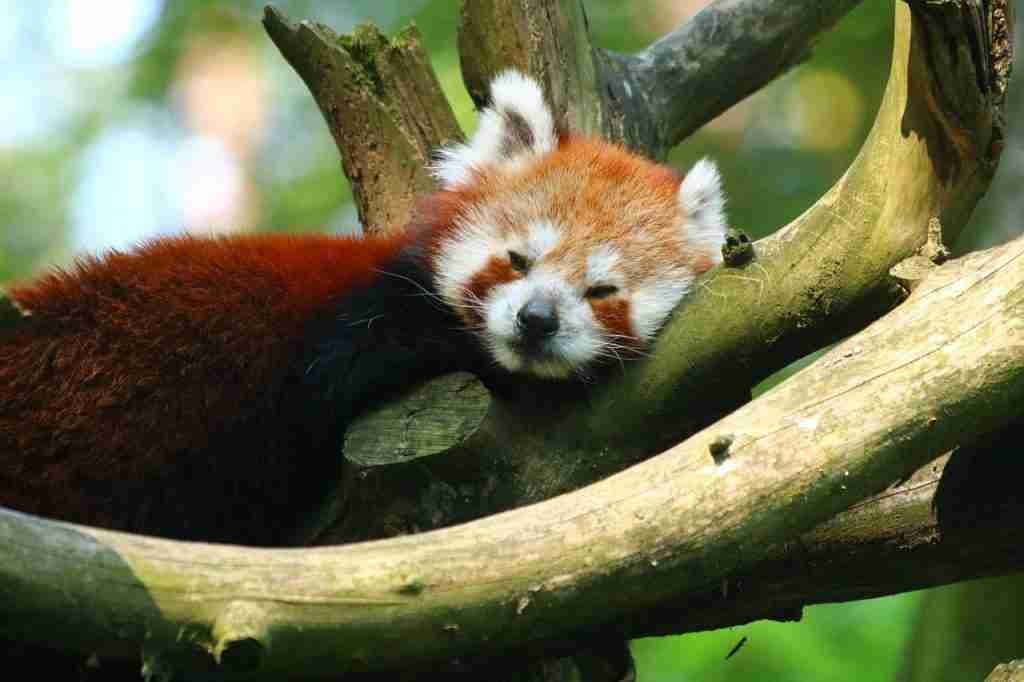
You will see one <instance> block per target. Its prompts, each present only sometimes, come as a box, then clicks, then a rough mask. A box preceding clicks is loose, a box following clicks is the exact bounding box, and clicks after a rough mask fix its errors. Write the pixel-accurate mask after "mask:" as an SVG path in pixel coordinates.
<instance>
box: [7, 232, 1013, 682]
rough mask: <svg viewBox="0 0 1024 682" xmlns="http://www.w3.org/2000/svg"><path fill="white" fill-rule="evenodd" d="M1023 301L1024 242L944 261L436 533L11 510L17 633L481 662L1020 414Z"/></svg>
mask: <svg viewBox="0 0 1024 682" xmlns="http://www.w3.org/2000/svg"><path fill="white" fill-rule="evenodd" d="M1022 305H1024V239H1020V240H1017V241H1015V242H1013V243H1011V244H1009V245H1007V246H1005V247H1001V248H999V249H995V250H992V251H989V252H984V253H981V254H977V255H975V256H973V257H971V258H968V259H963V260H958V261H955V262H952V263H949V264H947V265H944V266H942V267H941V268H939V269H937V270H936V272H935V273H934V274H933V275H931V276H929V277H928V278H927V279H926V280H925V281H924V282H923V283H922V284H921V285H920V287H918V289H917V290H916V291H915V292H914V294H913V296H912V297H911V299H910V300H909V301H908V302H907V303H906V304H905V305H903V306H901V307H900V308H899V309H898V310H896V311H894V312H893V313H892V314H890V315H888V316H886V317H885V318H884V319H882V320H880V321H878V322H877V323H876V324H874V325H872V326H871V327H870V328H868V329H867V330H865V331H864V332H862V333H860V334H858V335H856V336H854V337H852V338H850V339H848V340H847V341H845V342H844V343H843V344H841V345H839V346H838V347H837V348H835V349H834V350H832V351H831V352H830V353H828V354H827V355H826V356H825V357H823V358H822V360H821V361H820V362H818V363H816V364H815V365H812V366H811V367H809V368H807V369H805V370H804V371H802V372H800V373H799V374H797V375H796V376H794V377H792V378H791V379H790V380H789V381H787V382H785V383H784V384H782V385H780V386H779V387H777V388H776V389H774V390H773V391H771V392H769V393H767V394H765V395H763V396H761V397H760V398H758V399H757V400H755V401H753V402H751V403H750V404H749V405H746V406H744V407H743V408H741V409H740V410H738V411H737V412H735V413H733V414H732V415H729V416H728V417H726V418H725V419H723V420H721V421H720V422H718V423H717V424H715V425H713V426H712V427H710V428H708V429H705V430H704V431H702V432H700V433H698V434H696V435H695V436H693V437H692V438H690V439H688V440H687V441H685V442H684V443H682V444H680V445H678V446H676V447H674V448H672V449H670V450H669V451H667V452H665V453H663V454H662V455H660V456H658V457H655V458H653V459H651V460H650V461H648V462H646V463H644V464H643V465H641V466H637V467H633V468H631V469H629V470H627V471H624V472H622V473H620V474H617V475H616V476H613V477H611V478H609V479H607V480H605V481H602V482H600V483H596V484H594V485H592V486H590V487H588V488H585V489H583V490H580V491H577V492H574V493H570V494H566V495H562V496H560V497H557V498H555V499H552V500H548V501H546V502H543V503H540V504H537V505H534V506H532V507H529V508H527V509H522V510H519V511H516V512H513V513H507V514H500V515H496V516H492V517H489V518H486V519H482V520H480V521H475V522H472V523H468V524H464V525H461V526H456V527H454V528H448V529H444V530H440V531H435V532H431V533H423V534H419V535H413V536H406V537H401V538H394V539H391V540H386V541H377V542H369V543H360V544H355V545H349V546H345V547H337V548H321V549H307V550H291V551H287V550H285V551H271V550H258V549H252V548H240V547H228V546H215V545H201V544H188V543H177V542H168V541H162V540H157V539H149V538H142V537H138V536H131V535H125V534H119V533H113V532H107V531H101V530H96V529H89V528H83V527H77V526H73V525H69V524H60V523H54V522H50V521H45V520H41V519H36V518H33V517H29V516H25V515H21V514H17V513H14V512H4V513H2V514H0V585H3V586H4V598H5V603H4V604H3V607H2V610H3V612H4V613H5V614H8V615H9V617H8V618H7V619H6V620H5V622H4V624H3V627H4V628H5V629H6V630H8V631H9V632H10V633H11V634H15V635H16V636H18V637H19V638H28V639H37V640H38V639H43V640H46V639H48V638H50V637H54V636H57V637H61V638H64V637H66V638H67V641H70V642H78V643H79V644H81V645H84V646H87V647H98V648H100V650H107V649H109V648H110V647H114V646H116V645H118V644H123V643H125V642H126V641H127V642H134V643H135V646H138V645H140V644H142V643H143V642H145V643H146V647H147V650H148V651H150V652H158V654H152V655H157V656H158V657H162V658H164V659H170V660H174V661H175V662H176V665H178V666H185V665H195V662H194V661H193V659H196V658H197V657H198V653H199V652H201V651H206V652H209V658H208V659H204V660H205V662H206V663H207V664H209V665H211V666H212V665H214V662H216V663H218V664H219V665H221V666H223V667H225V668H227V669H228V670H229V671H231V670H232V669H233V666H235V665H244V666H245V669H246V670H249V671H251V672H252V671H256V670H258V671H260V673H261V674H265V675H267V676H274V675H281V674H285V673H286V671H289V670H295V669H298V668H299V667H301V669H303V670H305V671H309V672H310V673H329V672H337V671H339V670H362V669H377V668H389V667H408V666H411V665H414V664H416V663H417V662H420V663H423V662H427V661H431V660H437V659H441V658H449V657H453V656H460V655H464V654H467V653H473V654H477V655H479V654H484V653H487V652H493V651H495V650H498V649H501V648H507V647H514V646H517V645H520V646H521V645H526V644H529V643H533V642H537V641H539V640H544V639H546V638H551V637H555V638H557V637H558V636H559V635H564V634H566V633H569V632H573V631H578V630H580V629H583V628H587V627H593V626H594V625H595V624H601V623H608V622H612V621H615V620H617V619H621V618H624V617H626V614H630V613H636V612H637V611H639V610H642V609H644V608H656V607H658V606H659V605H661V604H664V603H666V601H668V600H677V599H680V598H682V596H683V595H687V594H690V595H692V594H701V593H706V591H707V590H708V589H713V588H716V587H718V586H720V585H722V583H723V580H728V579H730V578H731V577H732V576H735V575H736V574H737V573H740V572H742V571H745V570H748V569H750V567H752V566H754V565H755V564H756V563H757V562H758V561H767V560H770V559H771V558H772V557H773V556H777V555H776V554H775V553H776V552H777V551H778V550H777V546H778V545H780V544H781V543H785V542H786V541H788V540H790V539H792V538H794V537H796V536H797V535H798V534H800V533H804V532H806V531H808V530H810V529H811V528H812V527H813V526H814V525H816V524H820V523H823V522H825V521H827V520H828V519H829V518H830V517H832V516H834V515H836V514H838V513H839V512H841V511H842V510H843V509H845V508H847V507H849V506H851V505H852V504H854V503H855V502H857V501H858V500H860V499H863V498H865V497H867V496H868V495H871V494H874V493H877V492H880V491H881V490H883V489H884V488H885V487H886V486H887V485H888V484H889V483H890V482H891V481H893V480H897V479H900V478H903V477H906V476H909V475H910V474H911V473H913V471H914V470H915V469H917V468H918V467H920V466H921V465H923V464H925V463H926V462H927V461H928V460H929V459H931V457H933V456H934V453H937V452H941V451H943V450H944V449H948V448H950V447H952V446H955V445H956V444H957V443H958V442H959V441H961V440H962V439H963V438H964V435H965V434H971V433H984V432H988V431H992V430H995V429H997V428H999V427H1001V426H1004V425H1006V424H1007V423H1009V421H1010V420H1011V419H1012V418H1013V416H1014V415H1016V414H1018V410H1017V405H1019V404H1020V401H1021V399H1022V398H1024V318H1022V316H1021V306H1022ZM724 434H729V435H730V436H731V439H732V440H731V445H730V446H729V448H728V452H727V453H726V454H727V456H726V457H724V459H723V458H721V457H720V458H719V461H720V463H716V462H715V460H713V459H712V457H711V454H710V452H709V446H710V445H711V444H712V443H713V442H715V441H717V440H719V439H720V438H721V437H722V436H723V435H724ZM823 532H824V533H826V535H827V534H828V531H827V530H826V531H823ZM229 654H230V655H229Z"/></svg>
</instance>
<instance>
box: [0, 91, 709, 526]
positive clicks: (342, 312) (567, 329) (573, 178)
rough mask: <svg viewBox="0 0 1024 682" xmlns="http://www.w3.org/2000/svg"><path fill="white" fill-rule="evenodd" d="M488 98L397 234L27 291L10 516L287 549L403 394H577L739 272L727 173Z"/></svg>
mask: <svg viewBox="0 0 1024 682" xmlns="http://www.w3.org/2000/svg"><path fill="white" fill-rule="evenodd" d="M491 96H492V102H491V104H490V106H489V107H488V108H486V109H485V110H484V111H482V112H481V117H480V123H479V127H478V130H477V131H476V133H475V134H474V135H473V137H472V138H471V139H470V140H469V142H468V143H465V144H458V145H454V146H451V147H448V148H446V149H443V150H441V152H440V153H439V154H438V157H437V161H436V163H435V165H434V167H433V169H432V170H433V172H434V174H435V176H436V178H437V180H438V182H439V188H438V190H437V191H436V192H435V193H433V194H431V195H429V196H427V197H425V198H424V199H423V200H421V202H420V204H419V206H418V209H417V212H416V215H415V217H414V219H413V220H412V222H411V223H410V225H409V226H408V227H407V228H406V229H405V230H404V231H403V232H402V233H400V234H398V235H395V236H390V237H363V238H347V237H328V236H305V237H297V236H279V235H278V236H270V235H262V236H260V235H250V236H233V237H212V238H200V237H193V236H183V237H173V238H165V239H161V240H157V241H154V242H151V243H148V244H145V245H143V246H141V247H140V248H138V249H137V250H135V251H133V252H131V253H111V254H108V255H106V256H103V257H100V258H87V259H83V260H80V261H79V262H78V264H77V265H76V266H74V267H73V268H71V269H69V270H65V271H56V272H53V273H51V274H48V275H45V276H43V277H42V278H40V279H39V280H37V281H36V282H34V283H30V284H27V285H24V286H19V287H15V288H13V289H11V291H10V295H11V297H12V299H13V300H14V301H15V303H16V304H17V305H18V306H19V307H20V308H21V309H22V310H23V311H25V312H26V314H27V316H26V318H25V319H24V321H23V322H22V323H21V324H18V325H15V326H14V327H13V328H11V329H8V330H6V331H3V330H0V504H2V505H4V506H8V507H12V508H15V509H19V510H22V511H28V512H32V513H36V514H40V515H46V516H50V517H55V518H60V519H67V520H72V521H76V522H80V523H86V524H91V525H98V526H104V527H109V528H116V529H123V530H129V531H136V532H147V533H152V534H159V535H165V536H168V537H175V538H182V539H196V540H207V541H229V542H244V543H250V544H271V545H272V544H282V543H288V542H289V541H290V540H291V539H292V537H293V536H292V533H293V531H294V526H295V525H296V524H297V522H298V520H299V519H301V516H302V514H303V512H304V510H306V509H308V508H309V507H310V506H311V504H312V503H314V502H315V500H316V499H317V498H318V496H319V495H322V494H323V493H324V492H326V486H327V485H328V482H329V481H331V480H335V479H336V476H337V474H338V472H339V469H340V467H341V461H342V458H341V457H340V453H339V452H338V448H339V444H340V442H341V435H342V434H343V432H344V428H345V425H346V423H347V421H348V420H349V419H350V418H351V417H352V416H353V415H354V414H355V413H357V412H358V411H359V410H360V409H362V408H363V407H364V406H365V405H366V404H367V403H368V402H370V401H372V400H374V399H376V398H378V397H379V396H380V395H381V394H382V393H383V392H385V391H387V390H390V389H393V388H396V387H399V386H401V385H405V384H408V383H409V382H410V381H411V380H412V379H413V378H414V377H417V376H425V375H427V374H430V373H438V372H440V371H444V370H446V369H452V368H456V367H461V368H466V367H469V368H471V369H477V370H479V371H486V367H485V365H486V364H488V361H489V363H490V364H493V365H497V366H499V367H501V368H503V369H504V370H507V371H511V372H519V373H525V374H530V375H534V376H539V377H546V378H564V377H569V376H572V375H573V374H577V373H585V372H586V371H588V368H590V367H593V366H595V365H596V364H600V363H601V361H602V360H604V359H606V358H608V357H617V356H619V355H620V354H622V353H632V352H635V351H638V350H641V349H642V348H644V347H645V346H646V345H647V344H649V343H650V341H651V340H652V338H653V337H654V335H655V333H656V332H657V330H658V329H659V327H660V326H661V325H662V323H663V322H664V321H665V319H666V317H667V316H668V314H669V313H670V312H671V310H672V309H673V308H674V307H675V306H676V304H677V303H678V302H679V301H680V299H681V298H682V296H683V295H684V294H685V293H686V291H687V289H688V288H689V287H690V285H691V283H692V282H693V280H694V278H695V277H696V276H697V275H698V274H700V273H701V272H703V271H705V270H707V269H708V268H710V267H711V266H713V265H714V264H716V263H717V262H718V261H719V260H720V258H721V257H720V245H721V242H722V241H723V235H724V230H725V218H724V214H723V198H722V192H721V187H720V182H719V178H718V173H717V171H716V169H715V167H714V166H713V165H712V164H711V163H710V162H708V161H702V162H700V163H699V164H697V165H696V166H695V167H694V168H693V169H692V170H691V171H690V173H689V174H688V175H687V176H686V177H685V179H682V178H680V176H679V175H677V174H676V173H675V172H674V171H673V170H671V169H669V168H667V167H665V166H661V165H658V164H656V163H653V162H651V161H647V160H645V159H642V158H640V157H638V156H636V155H634V154H632V153H630V152H628V151H626V150H625V149H623V148H621V147H619V146H616V145H613V144H610V143H607V142H603V141H600V140H595V139H586V138H582V137H577V136H573V135H569V134H565V133H562V132H560V131H559V130H557V129H556V127H555V125H554V120H553V116H552V114H551V112H550V110H549V109H548V107H547V106H546V104H545V102H544V99H543V96H542V92H541V89H540V87H539V86H538V85H537V84H536V83H535V82H534V81H532V80H530V79H529V78H527V77H525V76H522V75H521V74H518V73H516V72H511V71H510V72H506V73H504V74H502V75H500V76H499V77H498V78H496V79H495V81H494V82H493V84H492V90H491ZM473 349H479V350H480V351H481V352H480V353H479V354H477V353H475V352H474V350H473ZM476 357H482V358H483V359H484V362H483V363H482V364H481V363H480V362H478V361H476V360H475V358H476Z"/></svg>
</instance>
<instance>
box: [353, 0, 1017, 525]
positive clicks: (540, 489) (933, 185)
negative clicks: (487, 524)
mask: <svg viewBox="0 0 1024 682" xmlns="http://www.w3.org/2000/svg"><path fill="white" fill-rule="evenodd" d="M957 16H959V15H957ZM961 18H962V19H963V21H961V22H960V23H955V22H952V21H950V15H949V11H948V10H947V9H936V8H931V9H929V8H928V7H923V6H922V8H919V9H915V10H914V12H913V13H912V12H911V10H910V9H909V8H908V6H907V5H905V4H903V3H898V4H897V13H896V30H895V46H894V50H893V62H892V66H891V69H890V79H889V85H888V88H887V91H886V94H885V97H884V99H883V103H882V106H881V108H880V110H879V112H878V117H877V119H876V122H875V126H874V128H873V130H872V132H871V134H870V136H869V138H868V140H867V141H866V143H865V145H864V148H863V149H862V150H861V153H860V154H859V155H858V157H857V159H856V160H855V162H854V163H853V165H852V167H851V168H850V170H849V171H848V172H847V173H846V174H845V175H844V176H843V178H841V179H840V181H839V182H838V183H837V184H836V185H835V186H834V187H833V188H832V189H831V190H830V191H829V193H828V194H827V195H826V196H825V197H823V198H822V199H821V200H819V201H818V202H817V203H816V204H815V205H814V206H812V207H811V208H810V209H809V210H808V211H807V212H806V213H804V215H802V216H801V217H800V218H798V219H797V220H796V221H794V222H793V223H792V224H790V225H789V226H787V227H785V228H783V229H782V230H780V231H779V232H777V233H776V234H774V235H772V236H770V237H768V238H766V239H762V240H760V241H759V242H757V243H756V245H755V249H754V250H755V252H756V257H755V258H754V259H753V260H752V261H750V262H748V263H747V264H746V265H744V266H742V267H739V268H733V267H723V268H717V269H715V270H712V271H711V272H710V273H708V275H707V276H706V277H705V278H703V279H702V280H700V281H699V282H698V286H696V287H695V291H694V293H693V294H692V295H691V296H690V297H689V300H687V301H686V302H684V304H683V305H682V307H681V308H680V309H679V310H678V311H677V312H676V314H675V316H674V318H673V319H672V320H671V321H670V322H669V324H668V326H667V327H666V329H664V330H663V331H662V332H661V334H660V336H659V340H658V345H657V347H656V348H655V349H654V352H653V354H652V355H651V356H650V357H648V358H646V359H644V360H643V361H639V362H634V363H629V364H627V365H626V367H625V368H624V369H623V370H622V371H621V372H618V371H616V372H613V374H614V376H613V377H612V378H611V379H610V380H609V381H607V382H605V383H603V384H601V385H599V386H597V387H595V388H593V389H592V390H588V391H586V395H585V396H582V397H581V396H580V395H578V393H573V392H572V391H571V390H568V391H564V392H565V393H567V395H560V394H559V392H558V391H555V390H552V389H550V388H543V389H538V388H537V387H535V386H529V385H526V386H524V387H522V391H521V392H522V396H521V397H520V399H518V400H517V399H508V397H507V396H506V397H505V398H504V399H502V400H497V401H495V402H494V403H493V404H492V405H491V406H490V408H489V409H490V411H489V413H488V416H487V418H486V419H485V420H484V422H483V424H482V425H481V428H480V431H479V432H478V433H477V434H476V435H475V437H473V438H471V439H469V440H468V441H467V442H466V443H465V444H464V445H463V446H461V447H459V448H457V449H456V451H455V452H453V453H452V454H451V459H452V461H453V462H460V463H461V464H462V466H458V467H456V466H454V465H453V464H452V463H441V462H437V463H435V462H433V461H432V462H425V463H424V464H423V466H425V467H431V468H438V469H440V468H445V469H447V470H448V471H453V472H454V474H453V477H452V478H450V479H448V480H447V484H448V485H449V487H451V488H459V489H468V490H475V491H487V494H486V495H481V494H479V493H477V495H476V496H475V497H474V498H473V499H471V500H470V503H469V504H466V505H460V504H451V505H446V506H445V507H444V508H443V509H441V510H437V509H434V510H431V511H430V512H429V513H428V512H427V511H426V508H428V507H430V505H432V504H434V502H435V500H436V496H437V493H436V490H437V487H438V485H441V484H443V483H444V482H445V480H444V479H443V478H440V481H441V483H439V477H438V476H435V475H431V476H428V477H421V478H420V480H421V481H422V483H423V484H424V487H423V488H422V489H421V490H422V495H421V496H420V498H419V500H418V501H417V500H416V498H415V497H413V498H412V500H411V501H408V500H407V503H408V504H407V506H408V508H409V509H410V510H416V511H415V515H416V518H419V519H422V518H433V519H435V520H436V521H437V523H438V524H439V525H447V524H449V523H454V522H461V521H465V520H467V518H472V517H473V516H474V515H479V514H482V513H487V512H492V513H493V512H495V511H500V510H503V509H507V508H509V507H513V506H519V505H523V504H528V503H531V502H536V501H538V500H542V499H546V498H548V497H551V496H553V495H556V494H559V493H562V492H565V491H567V490H572V489H575V488H578V487H580V486H583V485H586V484H588V483H590V482H592V481H595V480H598V479H600V478H601V477H603V476H607V475H609V474H611V473H614V472H616V471H619V470H621V469H623V468H624V467H626V466H629V465H631V464H633V463H635V462H637V461H639V460H640V459H642V458H643V457H644V456H646V455H648V454H650V453H651V452H656V451H657V450H658V449H659V448H664V447H667V446H668V445H670V444H671V443H674V442H678V440H680V439H681V438H684V437H686V436H687V435H689V434H691V433H693V432H694V431H695V430H696V429H698V428H700V427H701V426H702V425H704V424H706V423H708V422H709V421H712V420H713V419H714V418H715V417H716V413H719V412H722V411H726V410H729V409H732V408H733V407H735V406H736V404H738V403H740V402H742V399H741V398H739V397H738V396H743V394H744V391H746V390H748V389H749V388H750V387H751V386H752V385H754V384H756V383H757V382H758V381H760V380H761V379H762V378H764V377H765V376H767V375H768V374H769V373H771V372H773V371H775V370H777V369H779V368H781V367H783V366H785V365H786V364H788V363H789V362H792V361H793V360H796V359H797V358H799V357H802V356H804V355H806V354H807V353H809V352H811V351H813V350H815V349H817V348H820V347H821V346H823V345H825V344H827V343H831V342H834V341H836V340H837V339H840V338H842V337H844V336H846V335H848V334H850V333H852V332H854V331H856V330H857V329H860V328H862V327H863V326H864V325H866V324H868V323H869V322H870V321H871V320H873V319H875V318H876V317H878V316H879V315H880V314H882V313H883V312H884V311H886V310H888V309H890V308H892V307H893V306H895V305H897V304H898V303H899V302H900V301H902V300H903V299H904V298H905V296H906V295H907V289H908V288H909V287H908V286H907V283H908V281H909V280H907V279H906V278H907V277H909V276H910V275H907V274H903V275H900V276H899V277H895V276H893V275H892V274H890V272H891V271H892V269H893V268H894V267H896V266H899V265H901V264H905V263H906V262H907V261H908V260H909V261H912V262H918V261H921V260H925V261H927V263H928V264H929V265H933V263H932V260H931V259H929V257H928V256H929V255H930V256H931V258H932V259H934V260H941V257H939V256H938V254H940V253H941V252H942V249H943V247H942V243H943V241H949V240H951V239H954V238H955V236H956V235H957V234H958V233H959V230H960V229H961V228H962V227H963V225H965V224H966V221H967V218H968V217H969V215H970V211H971V209H972V208H973V206H974V204H975V203H976V202H977V200H978V199H979V198H980V196H981V195H982V193H983V192H984V190H985V189H986V188H987V184H988V181H989V180H990V178H991V176H992V173H993V172H994V166H995V163H996V161H997V160H998V155H999V149H1000V142H999V141H1000V140H1001V139H1002V135H1003V127H1002V125H1003V124H1002V123H1000V122H999V119H1000V116H1001V114H1002V100H1003V97H1002V94H1001V91H998V90H993V89H989V90H982V89H979V88H980V87H981V86H980V83H981V81H979V80H978V78H976V77H975V74H976V72H977V69H981V70H982V71H985V70H988V69H990V68H991V64H990V63H989V61H985V60H984V58H983V57H979V59H982V60H983V61H982V62H981V63H976V62H974V61H972V60H971V59H966V58H961V59H960V60H959V61H956V63H955V68H953V66H952V65H950V64H949V62H951V61H952V59H951V58H950V57H949V55H947V54H946V51H953V52H958V51H959V48H957V46H958V45H961V44H972V43H973V42H976V41H977V40H980V38H981V37H980V36H977V35H974V34H973V33H971V31H972V30H973V28H974V27H975V24H974V23H973V22H972V21H970V20H969V19H970V17H969V15H963V16H962V17H961ZM954 26H956V27H958V28H959V30H961V31H963V32H964V33H963V34H961V35H959V36H957V37H953V36H952V35H950V34H948V32H949V31H952V30H953V27H954ZM937 30H941V31H945V32H946V34H944V37H943V39H942V40H938V39H935V36H934V35H933V34H934V32H935V31H937ZM991 47H992V53H991V54H993V55H994V54H996V48H997V47H998V46H997V45H995V44H993V45H991ZM928 51H937V52H940V53H942V55H943V56H942V57H941V58H940V57H938V56H936V57H935V58H932V56H931V54H930V52H928ZM936 65H945V66H942V69H941V70H940V71H933V70H932V69H933V67H936ZM954 86H955V87H954ZM960 110H962V111H964V112H969V115H968V114H964V115H959V114H957V113H956V112H957V111H960ZM986 112H987V113H986ZM925 254H928V255H925ZM924 271H927V268H925V269H924ZM924 271H923V272H924ZM923 272H922V273H921V274H920V275H913V277H920V276H922V275H923ZM444 457H448V455H444V456H442V458H444ZM431 459H432V460H437V459H439V458H431ZM468 462H472V463H473V465H469V464H467V463H468ZM378 475H379V476H383V477H393V478H395V479H400V478H403V477H406V476H408V474H407V473H406V472H405V471H399V470H396V471H393V472H379V474H378ZM495 478H497V479H498V480H499V481H500V484H498V485H497V487H496V486H495V484H494V479H495ZM385 489H387V490H389V491H394V490H395V489H396V486H395V484H393V483H389V484H386V485H385ZM403 490H404V492H405V494H406V495H410V494H412V495H415V494H416V493H415V491H414V490H413V489H410V488H409V487H405V488H404V489H403ZM446 516H447V518H446ZM395 526H396V523H395V521H394V519H391V520H390V523H389V527H395ZM397 527H404V524H401V523H398V524H397ZM360 528H364V527H363V526H360ZM333 537H334V539H335V540H338V539H341V538H344V537H345V536H344V535H342V536H340V537H339V536H337V535H334V536H333ZM359 537H366V536H359Z"/></svg>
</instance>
